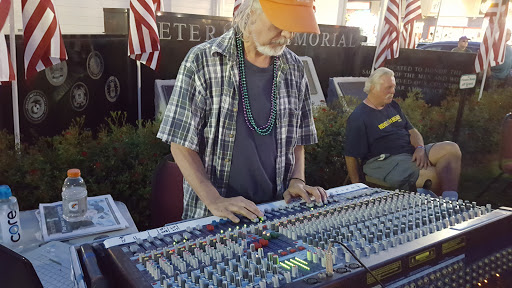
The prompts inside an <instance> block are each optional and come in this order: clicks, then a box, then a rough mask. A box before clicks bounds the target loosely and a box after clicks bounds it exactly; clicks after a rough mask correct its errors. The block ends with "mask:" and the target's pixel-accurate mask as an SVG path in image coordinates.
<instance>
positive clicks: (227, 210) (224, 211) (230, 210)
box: [207, 196, 263, 223]
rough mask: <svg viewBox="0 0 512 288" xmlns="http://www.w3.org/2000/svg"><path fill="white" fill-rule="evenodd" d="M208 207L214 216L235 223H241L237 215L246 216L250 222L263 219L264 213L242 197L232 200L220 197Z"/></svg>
mask: <svg viewBox="0 0 512 288" xmlns="http://www.w3.org/2000/svg"><path fill="white" fill-rule="evenodd" d="M207 207H208V210H210V212H212V214H213V215H215V216H217V217H221V218H228V219H229V220H231V221H233V222H234V223H238V222H240V218H238V217H237V216H236V215H235V214H238V215H242V216H245V217H247V218H249V219H250V220H253V219H255V218H258V217H263V212H261V211H260V209H258V207H257V206H256V204H254V202H252V201H250V200H247V199H245V198H244V197H242V196H238V197H232V198H224V197H220V196H219V198H217V199H216V200H215V201H213V202H211V203H209V205H207Z"/></svg>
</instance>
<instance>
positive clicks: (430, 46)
mask: <svg viewBox="0 0 512 288" xmlns="http://www.w3.org/2000/svg"><path fill="white" fill-rule="evenodd" d="M421 48H422V49H423V50H438V51H439V50H444V49H442V48H443V46H441V45H427V46H425V47H421Z"/></svg>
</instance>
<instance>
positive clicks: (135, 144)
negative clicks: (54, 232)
mask: <svg viewBox="0 0 512 288" xmlns="http://www.w3.org/2000/svg"><path fill="white" fill-rule="evenodd" d="M84 120H85V119H84V118H83V117H82V118H78V119H75V120H74V121H73V122H72V124H71V126H70V127H69V129H67V130H66V131H64V132H62V134H61V135H58V136H54V137H51V138H45V137H43V138H40V139H38V140H37V141H36V143H35V144H33V145H23V146H22V148H21V153H20V154H18V153H16V151H15V149H14V139H13V136H12V135H10V134H8V133H6V132H5V131H3V132H2V131H0V148H1V153H0V183H2V184H4V183H5V184H8V185H10V186H11V188H12V190H13V193H14V195H15V196H17V197H18V199H19V200H18V201H19V203H20V209H21V210H28V209H36V208H38V204H39V203H50V202H55V201H60V200H61V195H60V193H61V189H62V188H61V187H62V183H63V181H64V179H65V178H66V171H67V170H68V169H69V168H79V169H80V170H81V173H82V177H83V178H84V180H85V183H86V185H87V190H88V194H89V196H96V195H102V194H111V195H112V197H113V198H114V200H118V201H122V202H124V203H125V204H126V206H127V207H128V210H129V211H130V214H131V216H132V218H133V220H134V221H135V223H136V225H137V227H138V228H139V229H147V228H148V227H149V220H150V209H149V199H150V196H151V178H152V174H153V171H154V169H155V167H156V166H157V164H158V162H159V161H160V159H161V158H162V157H163V156H164V155H165V154H168V153H169V146H168V145H167V144H165V143H163V142H162V141H161V140H160V139H157V138H156V133H157V131H158V127H159V123H155V122H150V121H148V122H140V123H138V127H134V126H132V125H129V124H126V113H121V112H114V113H112V114H111V117H110V118H108V119H106V120H107V124H106V125H103V126H101V127H100V128H99V131H98V132H97V135H93V133H92V132H90V131H86V130H85V129H84V127H83V124H84Z"/></svg>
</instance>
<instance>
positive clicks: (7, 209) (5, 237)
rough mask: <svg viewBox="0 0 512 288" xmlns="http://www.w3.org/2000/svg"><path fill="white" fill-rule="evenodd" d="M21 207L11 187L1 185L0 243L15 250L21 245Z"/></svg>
mask: <svg viewBox="0 0 512 288" xmlns="http://www.w3.org/2000/svg"><path fill="white" fill-rule="evenodd" d="M19 215H20V208H19V206H18V200H17V199H16V197H14V196H12V192H11V188H10V187H9V186H7V185H0V221H1V222H0V229H1V232H2V235H1V237H0V243H1V244H2V245H4V246H7V247H9V248H11V249H13V250H17V249H16V248H19V247H20V240H21V228H20V216H19Z"/></svg>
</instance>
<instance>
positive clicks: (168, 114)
mask: <svg viewBox="0 0 512 288" xmlns="http://www.w3.org/2000/svg"><path fill="white" fill-rule="evenodd" d="M200 61H201V57H200V55H199V54H198V53H195V50H194V49H192V50H191V51H190V52H189V53H188V54H187V56H186V57H185V60H184V61H183V63H182V64H181V67H180V70H179V72H178V77H177V78H176V82H175V85H174V89H173V91H172V94H171V97H170V99H169V103H168V104H167V108H166V110H165V114H164V117H163V119H162V123H161V124H160V129H159V131H158V134H157V137H158V138H160V139H162V141H164V142H166V143H168V144H170V143H176V144H179V145H181V146H184V147H187V148H189V149H192V150H194V151H199V138H200V136H199V133H201V125H202V123H203V122H204V117H205V116H204V115H205V107H206V104H205V97H204V95H205V93H204V88H203V86H202V85H203V83H204V77H203V76H202V72H201V70H199V69H198V68H197V67H201V65H200V64H198V62H200Z"/></svg>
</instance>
